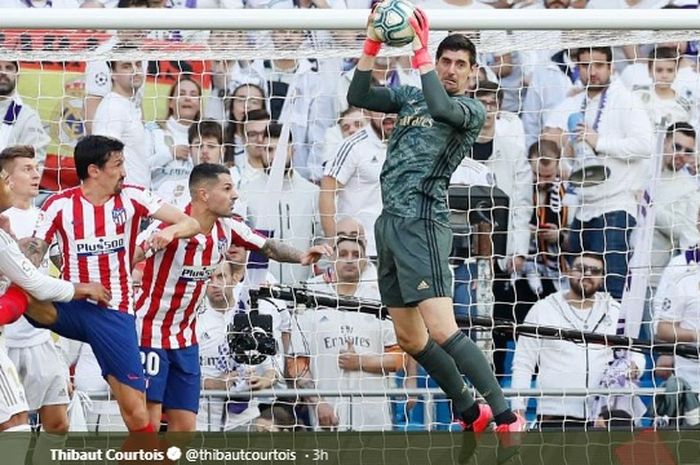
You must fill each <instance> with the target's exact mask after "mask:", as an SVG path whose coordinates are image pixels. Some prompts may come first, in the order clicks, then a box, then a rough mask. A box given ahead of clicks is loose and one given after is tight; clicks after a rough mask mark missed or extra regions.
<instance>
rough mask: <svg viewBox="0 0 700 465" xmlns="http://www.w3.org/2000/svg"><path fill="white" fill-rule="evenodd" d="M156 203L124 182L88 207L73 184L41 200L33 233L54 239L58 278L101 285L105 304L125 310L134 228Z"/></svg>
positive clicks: (127, 307)
mask: <svg viewBox="0 0 700 465" xmlns="http://www.w3.org/2000/svg"><path fill="white" fill-rule="evenodd" d="M161 205H162V201H161V200H160V199H159V198H158V197H156V196H155V195H154V194H153V193H151V192H150V191H146V190H143V189H141V188H139V187H136V186H124V188H123V189H122V191H121V193H119V194H117V195H113V196H112V197H111V198H110V199H109V200H108V201H107V202H106V203H104V204H103V205H93V204H92V203H90V202H89V201H88V200H87V199H86V198H85V197H84V196H83V193H82V189H81V188H80V187H74V188H71V189H67V190H65V191H63V192H60V193H58V194H54V195H52V196H51V197H49V198H48V199H47V200H46V202H44V205H43V206H42V210H43V212H42V214H41V215H40V216H39V221H38V223H37V227H36V231H35V232H34V235H35V236H36V237H38V238H39V239H41V240H43V241H45V242H46V243H48V244H51V243H52V242H53V240H54V239H57V240H58V245H59V248H60V249H61V255H62V259H63V270H62V275H63V279H65V280H66V281H71V282H76V283H95V282H97V283H102V285H103V286H104V287H105V288H106V289H107V290H109V291H110V292H111V293H112V300H111V301H110V302H109V307H110V308H111V309H114V310H118V311H120V312H127V313H130V314H131V313H133V291H132V284H131V259H132V258H133V254H134V250H135V247H136V238H137V234H138V230H139V227H140V223H141V220H142V219H144V218H146V217H150V216H151V215H153V214H154V213H155V212H156V211H158V210H159V209H160V207H161ZM40 300H51V299H40ZM54 300H55V299H54Z"/></svg>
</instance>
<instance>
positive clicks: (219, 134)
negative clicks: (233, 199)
mask: <svg viewBox="0 0 700 465" xmlns="http://www.w3.org/2000/svg"><path fill="white" fill-rule="evenodd" d="M187 143H188V154H187V158H185V159H181V160H173V161H172V163H171V164H170V165H169V168H168V175H167V176H165V177H162V180H161V182H160V184H159V186H158V189H157V190H156V193H157V194H158V195H159V196H160V197H161V198H162V199H163V200H164V201H166V202H168V203H170V204H172V205H175V206H176V207H178V208H184V207H185V205H187V204H188V203H189V202H190V198H191V197H190V190H189V178H190V173H191V172H192V168H194V167H195V166H196V165H199V164H201V163H214V164H221V162H222V161H223V159H224V145H223V129H222V128H221V125H220V124H219V123H217V122H216V121H200V122H198V123H194V124H192V125H190V127H189V129H188V130H187ZM231 178H232V179H233V181H234V184H236V183H237V180H239V179H240V176H239V175H238V172H237V170H234V169H231Z"/></svg>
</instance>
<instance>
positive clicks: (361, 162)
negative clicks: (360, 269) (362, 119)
mask: <svg viewBox="0 0 700 465" xmlns="http://www.w3.org/2000/svg"><path fill="white" fill-rule="evenodd" d="M385 159H386V143H385V142H383V141H382V140H381V139H380V138H379V137H377V133H376V132H375V130H374V129H373V128H372V127H371V126H366V127H364V128H363V129H361V130H359V131H357V132H356V133H355V134H353V135H352V136H350V137H348V138H347V139H345V140H344V141H343V143H342V144H341V145H340V147H339V148H338V150H337V152H336V154H335V157H334V158H333V159H332V160H330V161H329V162H328V163H327V164H326V168H325V170H324V173H323V174H324V175H325V176H330V177H332V178H333V179H335V180H336V181H338V182H339V183H340V184H342V185H343V187H342V188H340V189H339V190H338V192H337V208H336V217H337V218H342V217H346V216H347V217H350V218H353V219H355V220H357V221H359V222H360V223H362V226H364V228H365V235H366V236H367V255H369V256H375V255H377V247H376V244H375V240H374V223H375V221H377V217H378V216H379V214H380V213H381V212H382V191H381V185H380V184H379V175H380V174H381V171H382V166H383V165H384V160H385Z"/></svg>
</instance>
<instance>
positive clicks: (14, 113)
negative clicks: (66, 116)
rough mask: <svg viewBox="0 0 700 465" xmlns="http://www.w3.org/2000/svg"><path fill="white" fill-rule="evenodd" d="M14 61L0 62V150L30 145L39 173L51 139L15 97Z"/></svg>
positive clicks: (16, 64)
mask: <svg viewBox="0 0 700 465" xmlns="http://www.w3.org/2000/svg"><path fill="white" fill-rule="evenodd" d="M18 74H19V62H18V61H2V60H0V115H2V119H3V121H2V123H0V150H3V149H4V148H5V147H8V146H10V145H31V146H32V147H34V150H35V151H36V161H37V163H38V169H39V173H41V171H42V169H43V167H44V160H45V159H46V148H47V146H48V145H49V142H50V141H51V139H50V138H49V135H48V134H46V131H44V126H43V125H42V123H41V119H39V115H38V114H37V112H36V111H35V110H34V109H33V108H32V107H30V106H29V105H27V104H25V103H24V102H22V99H21V98H20V96H19V95H18V94H17V92H16V89H17V75H18Z"/></svg>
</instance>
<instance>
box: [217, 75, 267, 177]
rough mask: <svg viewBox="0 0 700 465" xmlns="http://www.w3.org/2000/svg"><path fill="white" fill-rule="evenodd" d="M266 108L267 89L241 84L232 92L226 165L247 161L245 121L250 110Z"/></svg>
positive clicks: (241, 163) (240, 164)
mask: <svg viewBox="0 0 700 465" xmlns="http://www.w3.org/2000/svg"><path fill="white" fill-rule="evenodd" d="M264 109H265V91H264V90H263V89H262V87H260V86H257V85H255V84H241V85H239V86H238V87H236V88H235V89H233V92H232V93H231V97H230V104H229V112H228V121H227V122H226V137H225V139H226V152H225V156H224V162H225V164H226V166H234V165H238V166H239V167H240V166H243V164H244V162H245V155H246V153H245V123H246V115H248V113H249V112H252V111H256V110H264Z"/></svg>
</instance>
